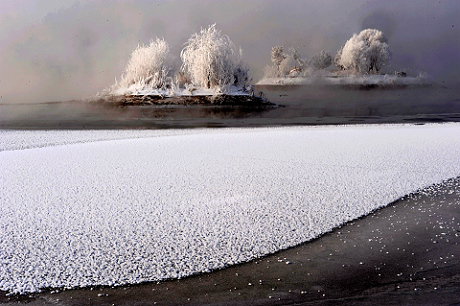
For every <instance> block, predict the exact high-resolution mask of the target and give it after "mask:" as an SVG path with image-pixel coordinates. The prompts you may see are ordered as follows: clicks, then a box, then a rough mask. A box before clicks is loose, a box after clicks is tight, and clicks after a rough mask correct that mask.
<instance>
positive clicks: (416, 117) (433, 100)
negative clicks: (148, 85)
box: [0, 85, 460, 129]
mask: <svg viewBox="0 0 460 306" xmlns="http://www.w3.org/2000/svg"><path fill="white" fill-rule="evenodd" d="M255 89H256V92H262V94H263V95H264V96H265V97H266V98H267V99H268V100H270V101H272V102H274V103H276V104H277V105H278V107H274V108H259V107H222V106H196V105H195V106H190V105H189V106H171V105H163V106H158V105H157V106H155V105H151V106H149V105H145V106H125V107H119V106H110V105H107V104H98V103H86V102H81V101H69V102H59V103H40V104H32V105H30V104H11V105H0V128H1V129H119V128H121V129H126V128H139V129H164V128H196V127H257V126H284V125H318V124H361V123H429V122H459V121H460V98H459V97H460V89H458V88H452V87H446V86H413V87H410V86H409V87H403V88H399V87H395V88H391V89H389V88H385V89H382V88H378V87H377V88H364V89H363V88H361V89H359V88H353V87H346V86H345V87H334V86H270V85H263V86H260V85H257V86H256V88H255Z"/></svg>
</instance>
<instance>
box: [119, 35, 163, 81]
mask: <svg viewBox="0 0 460 306" xmlns="http://www.w3.org/2000/svg"><path fill="white" fill-rule="evenodd" d="M168 56H169V45H168V43H167V42H165V41H164V39H159V38H157V39H156V40H152V41H151V42H150V44H149V45H148V46H138V47H137V48H136V49H135V50H134V51H133V53H132V54H131V58H130V59H129V62H128V65H127V66H126V69H125V72H124V74H123V75H122V77H121V81H120V82H118V83H117V84H115V86H114V87H115V88H117V87H118V88H128V87H130V86H131V85H133V84H135V85H137V86H136V87H139V88H141V87H150V88H158V89H160V88H164V87H165V85H166V78H167V77H168V73H169V72H170V70H171V67H170V66H169V65H168Z"/></svg>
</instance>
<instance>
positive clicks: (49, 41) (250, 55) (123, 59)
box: [0, 0, 460, 104]
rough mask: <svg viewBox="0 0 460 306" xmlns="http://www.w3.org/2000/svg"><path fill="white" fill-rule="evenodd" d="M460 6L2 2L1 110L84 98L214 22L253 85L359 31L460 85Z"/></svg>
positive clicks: (408, 62) (174, 50)
mask: <svg viewBox="0 0 460 306" xmlns="http://www.w3.org/2000/svg"><path fill="white" fill-rule="evenodd" d="M459 15H460V5H458V3H457V2H456V1H423V2H419V1H415V0H411V1H395V0H391V1H385V2H383V1H339V0H331V1H321V2H320V1H289V2H285V1H283V2H281V1H261V0H258V1H250V2H247V1H199V0H195V1H167V2H166V1H117V2H115V1H113V2H112V1H107V2H91V1H83V0H82V1H75V0H63V1H59V2H57V1H38V0H33V1H25V0H24V1H18V0H5V1H2V2H0V104H8V103H34V102H45V101H61V100H71V99H82V98H85V97H88V96H92V95H94V94H96V93H97V92H100V91H101V90H103V89H104V88H107V87H108V86H110V85H111V84H113V82H114V80H115V78H116V77H117V78H119V77H120V76H121V74H122V73H123V70H124V68H125V67H126V64H127V62H128V60H129V56H130V54H131V52H132V51H133V50H134V49H135V48H136V47H137V46H138V45H139V44H141V45H142V44H148V43H149V41H150V40H151V39H155V38H156V37H158V38H164V39H165V40H166V41H168V43H169V45H170V49H171V52H170V53H171V54H172V55H173V56H176V57H177V58H178V59H179V54H180V51H181V49H182V48H183V47H184V43H185V42H186V41H187V39H188V38H189V37H190V35H191V34H192V33H194V32H197V31H199V30H200V29H201V28H204V27H207V26H208V25H210V24H214V23H216V24H217V27H218V28H219V29H220V30H221V31H222V32H223V33H225V34H226V35H228V36H229V37H231V39H232V40H233V42H234V43H235V45H236V46H240V47H241V48H242V49H243V59H244V61H245V62H246V63H247V64H249V66H250V71H249V73H250V77H252V78H253V83H255V82H257V80H259V79H260V78H261V77H262V74H263V70H264V67H265V66H266V65H268V64H270V51H271V48H272V47H273V46H276V45H283V46H285V47H290V46H293V47H296V48H297V49H298V51H299V53H300V55H301V56H302V57H307V58H311V57H312V56H314V55H315V54H317V53H319V52H320V51H321V50H325V51H327V52H330V53H331V54H332V55H333V56H335V54H336V53H337V51H338V50H339V49H340V47H341V46H343V45H344V44H345V42H346V41H347V40H348V39H349V38H350V37H351V36H352V35H353V34H354V33H359V32H360V31H361V30H363V29H365V28H376V29H379V30H381V31H383V33H384V34H385V36H386V37H387V38H388V43H389V45H390V48H391V51H392V55H393V60H392V68H393V69H394V70H404V71H407V72H408V73H412V74H417V73H418V72H419V71H423V72H426V73H428V74H429V75H431V76H432V77H433V79H434V81H435V82H437V83H440V84H455V83H458V82H459V75H460V73H459V72H458V67H460V56H459V55H460V41H459V39H458V37H460V30H459V28H460V24H459V22H458V16H459Z"/></svg>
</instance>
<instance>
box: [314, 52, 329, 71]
mask: <svg viewBox="0 0 460 306" xmlns="http://www.w3.org/2000/svg"><path fill="white" fill-rule="evenodd" d="M311 63H312V65H313V67H315V68H316V69H319V70H323V69H326V68H327V67H329V66H330V65H331V64H332V56H331V55H330V54H329V52H325V51H321V52H320V53H319V54H317V55H315V56H313V58H312V59H311Z"/></svg>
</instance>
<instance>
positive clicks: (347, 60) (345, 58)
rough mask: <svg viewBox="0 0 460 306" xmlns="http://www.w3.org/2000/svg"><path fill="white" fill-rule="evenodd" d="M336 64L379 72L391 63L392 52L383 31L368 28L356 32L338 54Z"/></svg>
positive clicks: (360, 71) (350, 68)
mask: <svg viewBox="0 0 460 306" xmlns="http://www.w3.org/2000/svg"><path fill="white" fill-rule="evenodd" d="M336 59H337V60H336V62H337V63H336V64H338V65H339V66H343V67H344V69H347V70H354V71H356V72H358V73H369V72H379V71H380V70H381V69H382V68H383V67H384V66H386V65H388V64H389V63H390V59H391V54H390V50H389V48H388V42H387V39H386V38H385V36H383V33H382V32H381V31H379V30H375V29H367V30H363V31H361V33H359V34H354V35H353V37H352V38H350V39H349V40H348V41H347V42H346V43H345V45H344V46H343V48H342V49H341V53H340V55H339V54H337V57H336Z"/></svg>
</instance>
